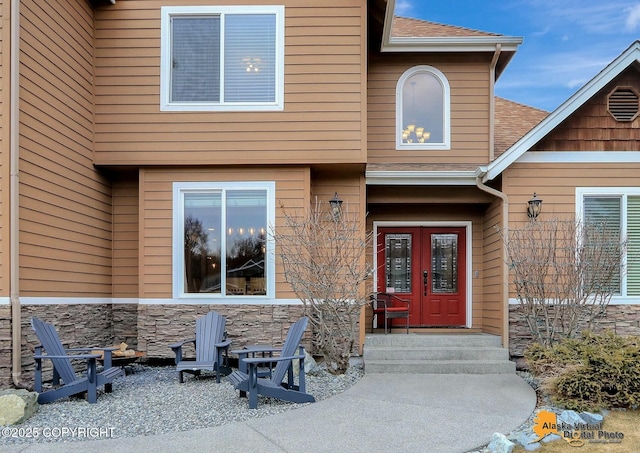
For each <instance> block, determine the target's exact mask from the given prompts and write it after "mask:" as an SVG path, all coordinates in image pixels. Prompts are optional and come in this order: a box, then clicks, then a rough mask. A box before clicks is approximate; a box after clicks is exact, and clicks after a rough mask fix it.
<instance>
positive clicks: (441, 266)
mask: <svg viewBox="0 0 640 453" xmlns="http://www.w3.org/2000/svg"><path fill="white" fill-rule="evenodd" d="M431 276H432V277H431V292H432V293H436V294H443V293H456V292H458V235H457V234H432V235H431Z"/></svg>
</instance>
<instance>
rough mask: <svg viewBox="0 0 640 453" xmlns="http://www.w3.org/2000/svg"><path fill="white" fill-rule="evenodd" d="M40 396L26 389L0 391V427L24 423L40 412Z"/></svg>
mask: <svg viewBox="0 0 640 453" xmlns="http://www.w3.org/2000/svg"><path fill="white" fill-rule="evenodd" d="M38 408H39V406H38V394H37V393H36V392H30V391H28V390H24V389H8V390H2V391H0V425H2V426H9V425H15V424H17V423H22V422H23V421H25V420H27V419H28V418H29V417H31V416H32V415H33V414H35V413H36V412H37V411H38Z"/></svg>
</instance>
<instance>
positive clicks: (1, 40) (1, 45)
mask: <svg viewBox="0 0 640 453" xmlns="http://www.w3.org/2000/svg"><path fill="white" fill-rule="evenodd" d="M0 8H1V10H2V11H3V16H6V15H7V12H8V4H7V2H6V1H3V0H0ZM4 24H5V25H6V26H3V27H0V212H1V213H2V215H0V297H8V296H9V290H10V288H9V279H10V258H11V257H10V253H9V250H10V244H9V238H10V233H9V232H10V227H9V225H10V215H9V206H10V201H9V197H10V193H11V190H10V177H9V175H10V145H11V143H10V140H9V135H10V134H9V131H10V130H11V124H10V119H11V117H10V115H9V106H10V91H11V90H10V88H11V87H10V80H11V74H10V69H11V61H10V52H9V49H10V40H11V27H9V26H8V21H5V22H4ZM7 347H8V346H7Z"/></svg>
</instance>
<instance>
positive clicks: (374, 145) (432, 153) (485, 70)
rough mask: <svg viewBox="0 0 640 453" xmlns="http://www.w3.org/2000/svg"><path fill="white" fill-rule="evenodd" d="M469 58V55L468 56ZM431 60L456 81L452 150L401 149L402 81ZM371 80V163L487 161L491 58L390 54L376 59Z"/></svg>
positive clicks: (451, 81) (453, 85) (452, 99)
mask: <svg viewBox="0 0 640 453" xmlns="http://www.w3.org/2000/svg"><path fill="white" fill-rule="evenodd" d="M467 58H469V57H467ZM416 65H429V66H432V67H434V68H436V69H439V70H440V71H442V72H443V73H444V75H445V76H446V77H447V80H448V81H449V86H450V94H451V97H450V107H451V116H450V119H451V128H450V130H451V149H449V150H410V151H397V150H396V149H395V147H396V144H395V133H396V130H395V129H396V123H395V122H396V85H397V83H398V79H399V78H400V77H401V76H402V74H403V73H404V72H405V71H406V70H407V69H409V68H411V67H413V66H416ZM368 80H369V85H368V97H367V103H368V144H367V146H368V156H369V160H368V161H369V162H370V163H469V162H471V163H478V164H480V163H486V162H487V161H488V156H489V99H490V91H489V87H490V83H489V61H488V58H485V59H483V58H482V57H472V58H469V59H465V57H463V56H451V57H443V56H434V55H428V54H427V55H425V56H421V57H420V58H417V57H412V58H410V57H407V56H405V55H403V56H397V55H389V54H385V55H383V56H377V57H376V58H372V61H371V63H370V67H369V79H368Z"/></svg>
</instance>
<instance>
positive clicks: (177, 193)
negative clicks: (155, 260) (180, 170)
mask: <svg viewBox="0 0 640 453" xmlns="http://www.w3.org/2000/svg"><path fill="white" fill-rule="evenodd" d="M242 189H246V190H265V191H266V193H267V243H266V246H267V252H266V254H265V261H266V266H267V275H266V279H267V283H266V284H267V294H266V295H256V296H225V295H222V294H211V293H185V292H184V282H183V279H184V243H183V242H182V237H184V234H183V229H184V203H183V200H184V198H183V194H184V193H187V192H213V191H220V190H242ZM275 192H276V183H275V182H273V181H263V182H262V181H258V182H174V183H173V236H172V238H173V239H172V243H173V244H172V264H173V266H172V268H173V275H172V279H173V280H172V281H173V298H174V299H194V300H198V303H207V301H209V302H210V303H219V302H221V301H224V302H225V303H238V302H244V301H250V302H251V303H259V301H260V300H261V299H263V300H264V299H266V300H269V302H270V301H272V300H273V299H275V296H276V256H275V240H274V239H273V232H274V229H275V224H276V209H275V206H276V204H275Z"/></svg>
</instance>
